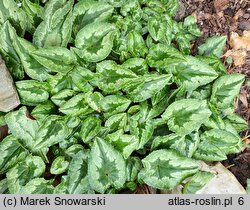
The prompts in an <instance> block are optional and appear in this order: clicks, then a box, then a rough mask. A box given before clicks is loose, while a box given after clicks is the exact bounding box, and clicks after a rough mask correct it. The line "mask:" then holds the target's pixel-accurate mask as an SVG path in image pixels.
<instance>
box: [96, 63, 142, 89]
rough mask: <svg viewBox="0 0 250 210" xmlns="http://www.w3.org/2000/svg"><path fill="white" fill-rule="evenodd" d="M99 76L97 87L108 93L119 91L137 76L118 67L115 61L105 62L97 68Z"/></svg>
mask: <svg viewBox="0 0 250 210" xmlns="http://www.w3.org/2000/svg"><path fill="white" fill-rule="evenodd" d="M96 71H97V72H98V73H99V74H98V75H97V81H96V82H95V83H96V86H98V87H99V88H100V89H101V90H102V91H104V92H106V93H114V92H117V91H119V90H120V89H121V88H122V86H123V85H124V84H126V83H127V82H128V81H131V78H136V77H137V76H136V74H135V73H134V72H133V71H131V70H128V69H125V68H123V67H121V66H119V65H117V64H116V63H115V62H114V61H109V60H107V61H103V62H101V63H98V64H97V66H96Z"/></svg>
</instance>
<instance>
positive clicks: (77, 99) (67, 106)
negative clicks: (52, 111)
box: [59, 93, 93, 116]
mask: <svg viewBox="0 0 250 210" xmlns="http://www.w3.org/2000/svg"><path fill="white" fill-rule="evenodd" d="M59 111H60V112H62V113H64V114H67V115H74V116H77V115H86V114H89V113H91V112H93V110H92V109H91V108H90V107H89V106H88V105H87V104H86V101H85V95H84V94H82V93H80V94H77V95H76V96H74V97H73V98H71V99H70V100H68V101H67V102H65V103H64V104H63V105H62V106H61V107H60V108H59Z"/></svg>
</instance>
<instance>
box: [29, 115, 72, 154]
mask: <svg viewBox="0 0 250 210" xmlns="http://www.w3.org/2000/svg"><path fill="white" fill-rule="evenodd" d="M69 134H70V133H69V129H68V127H67V125H66V124H65V122H64V120H63V119H62V118H61V117H60V116H56V115H51V116H49V117H47V118H45V119H44V120H43V122H42V123H41V125H40V127H39V129H38V130H37V133H36V137H35V142H34V145H33V148H32V150H33V151H34V152H37V151H39V150H41V149H43V148H48V147H51V146H52V145H55V144H58V143H59V142H61V141H63V140H64V139H65V138H67V137H68V136H69Z"/></svg>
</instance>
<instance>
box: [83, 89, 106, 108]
mask: <svg viewBox="0 0 250 210" xmlns="http://www.w3.org/2000/svg"><path fill="white" fill-rule="evenodd" d="M103 97H104V96H103V95H102V94H101V93H100V92H93V93H89V94H86V95H85V100H86V103H87V104H88V105H89V106H90V107H91V108H92V109H93V110H95V111H96V112H101V107H100V104H99V101H100V100H101V99H102V98H103Z"/></svg>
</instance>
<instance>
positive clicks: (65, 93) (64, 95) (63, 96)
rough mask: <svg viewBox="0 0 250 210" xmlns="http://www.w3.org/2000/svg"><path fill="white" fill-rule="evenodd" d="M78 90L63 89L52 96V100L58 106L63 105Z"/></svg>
mask: <svg viewBox="0 0 250 210" xmlns="http://www.w3.org/2000/svg"><path fill="white" fill-rule="evenodd" d="M75 95H76V92H75V91H74V90H71V89H63V90H61V91H59V92H58V93H56V94H55V95H53V96H52V97H51V101H52V102H53V103H54V104H56V105H57V106H59V107H60V106H62V105H63V104H64V103H65V102H67V101H68V100H70V99H71V98H72V97H73V96H75Z"/></svg>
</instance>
